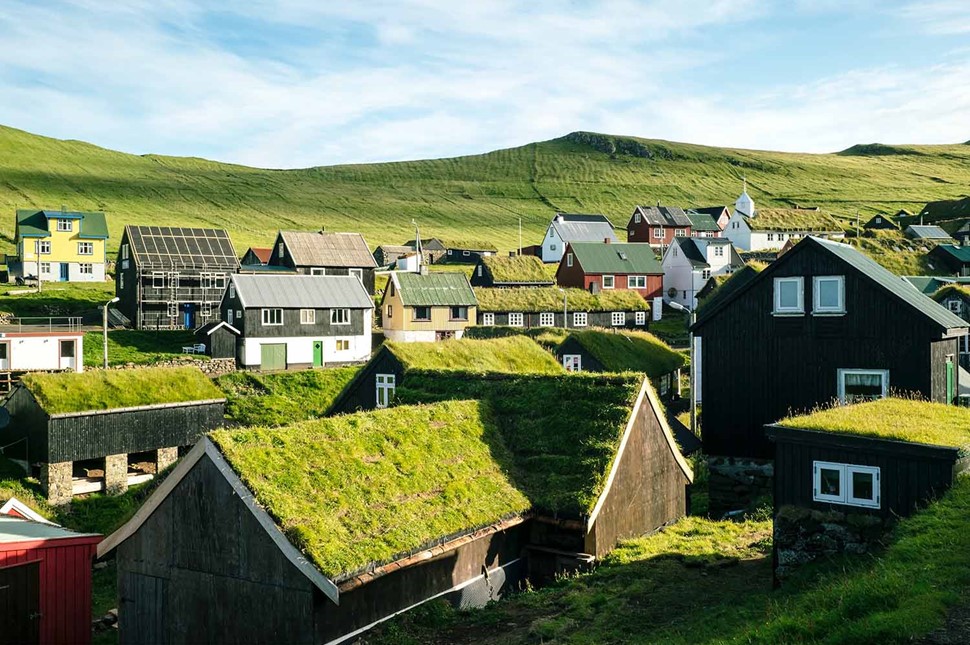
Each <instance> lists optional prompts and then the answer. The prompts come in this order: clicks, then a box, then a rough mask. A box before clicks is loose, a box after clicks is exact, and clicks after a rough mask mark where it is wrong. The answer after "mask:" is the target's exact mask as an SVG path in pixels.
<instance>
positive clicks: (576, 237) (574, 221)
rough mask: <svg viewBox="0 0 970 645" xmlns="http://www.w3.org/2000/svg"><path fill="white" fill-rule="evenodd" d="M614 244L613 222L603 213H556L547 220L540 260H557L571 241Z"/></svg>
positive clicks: (616, 240)
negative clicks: (607, 241)
mask: <svg viewBox="0 0 970 645" xmlns="http://www.w3.org/2000/svg"><path fill="white" fill-rule="evenodd" d="M606 240H609V241H610V242H611V243H613V244H616V243H618V242H619V241H620V240H619V239H617V237H616V233H615V232H614V231H613V224H612V222H610V220H609V219H607V218H606V216H605V215H577V214H571V213H556V216H555V217H553V218H552V221H551V222H549V228H547V229H546V236H545V237H544V238H543V239H542V261H543V262H547V263H548V262H559V261H560V260H562V256H563V253H565V252H566V245H567V244H569V243H571V242H604V241H606Z"/></svg>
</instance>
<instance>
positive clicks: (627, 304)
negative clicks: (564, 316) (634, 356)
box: [475, 287, 650, 313]
mask: <svg viewBox="0 0 970 645" xmlns="http://www.w3.org/2000/svg"><path fill="white" fill-rule="evenodd" d="M565 293H566V308H567V310H568V311H570V312H574V311H586V312H589V311H647V310H649V309H650V305H648V304H647V301H646V300H644V299H643V298H642V297H641V296H640V294H638V293H636V292H635V291H627V290H625V289H614V290H606V291H601V292H600V293H598V294H596V295H593V294H591V293H590V292H588V291H586V290H585V289H566V290H565ZM475 295H476V296H477V297H478V310H479V311H483V312H488V311H490V312H506V311H516V312H519V311H521V312H533V313H537V312H542V311H552V312H556V311H559V312H561V311H562V309H563V291H562V290H560V289H559V288H558V287H539V288H535V289H481V288H479V289H475Z"/></svg>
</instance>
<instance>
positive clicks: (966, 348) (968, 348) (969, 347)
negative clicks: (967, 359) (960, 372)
mask: <svg viewBox="0 0 970 645" xmlns="http://www.w3.org/2000/svg"><path fill="white" fill-rule="evenodd" d="M960 353H961V354H970V335H966V336H960Z"/></svg>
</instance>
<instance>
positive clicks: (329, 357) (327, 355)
mask: <svg viewBox="0 0 970 645" xmlns="http://www.w3.org/2000/svg"><path fill="white" fill-rule="evenodd" d="M372 316H373V312H371V311H365V312H364V333H362V334H358V335H356V336H354V335H349V334H348V335H346V336H322V337H321V336H283V337H273V338H258V337H257V338H253V337H251V336H250V337H247V338H245V339H244V340H243V347H242V356H241V360H242V364H243V366H244V367H259V365H260V363H261V361H262V349H261V348H262V346H263V345H278V344H281V343H285V344H286V364H287V365H295V364H309V365H312V364H313V343H314V341H317V340H322V341H323V363H324V365H326V364H327V363H354V362H360V361H366V360H368V359H369V358H370V353H371V324H372ZM338 340H347V341H350V349H347V350H344V351H339V352H338V351H337V341H338ZM432 340H433V339H432Z"/></svg>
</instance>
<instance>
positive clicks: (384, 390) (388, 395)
mask: <svg viewBox="0 0 970 645" xmlns="http://www.w3.org/2000/svg"><path fill="white" fill-rule="evenodd" d="M375 378H376V379H377V407H379V408H386V407H387V406H388V405H390V403H391V399H393V398H394V380H395V377H394V375H393V374H378V375H376V377H375Z"/></svg>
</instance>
